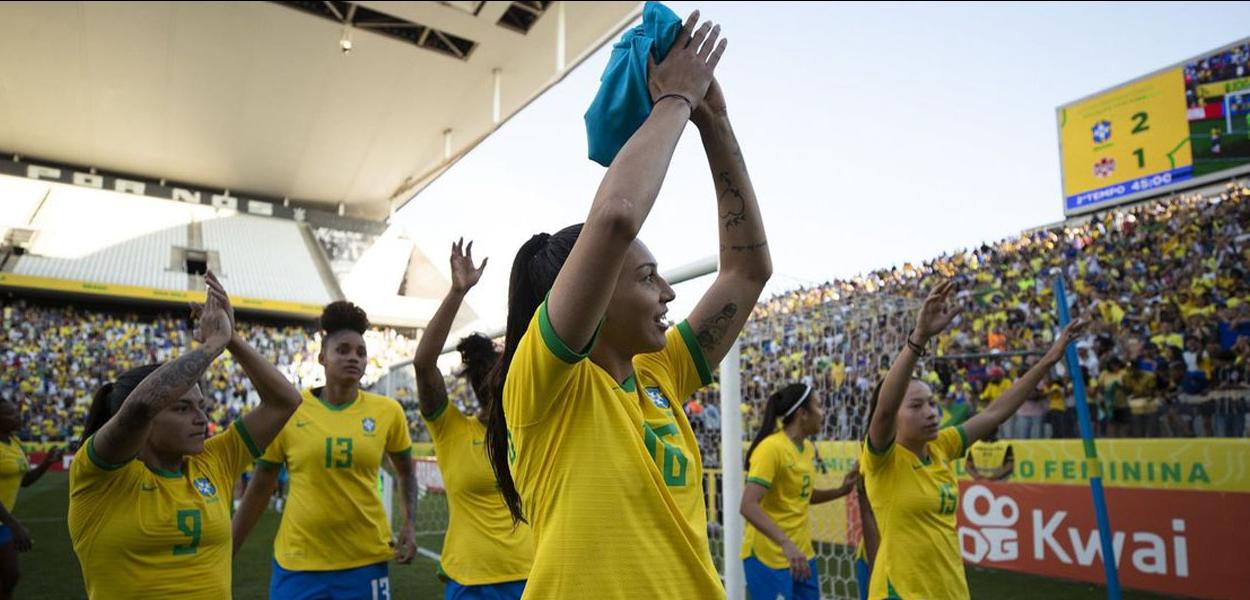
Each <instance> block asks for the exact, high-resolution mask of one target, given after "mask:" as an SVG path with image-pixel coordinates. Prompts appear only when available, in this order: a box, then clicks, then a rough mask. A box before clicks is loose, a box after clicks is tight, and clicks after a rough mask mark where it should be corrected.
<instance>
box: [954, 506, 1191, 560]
mask: <svg viewBox="0 0 1250 600" xmlns="http://www.w3.org/2000/svg"><path fill="white" fill-rule="evenodd" d="M1003 487H1010V486H1002V487H999V488H998V490H997V491H998V495H995V494H994V490H992V489H990V488H989V487H986V486H982V485H975V484H974V485H969V486H967V487H966V488H965V489H964V492H963V501H962V505H963V515H962V518H961V519H960V522H959V528H958V534H959V545H960V549H961V551H962V554H963V557H964V559H965V560H967V561H968V562H971V563H982V562H989V563H1002V562H1016V563H1017V565H1021V566H1022V565H1024V564H1045V565H1051V567H1046V568H1052V567H1053V568H1061V569H1062V568H1064V567H1076V568H1079V569H1089V568H1093V569H1099V570H1101V568H1102V567H1101V565H1102V557H1103V553H1102V545H1101V538H1100V537H1099V533H1098V528H1097V526H1095V525H1094V524H1093V523H1092V521H1093V519H1092V518H1091V517H1092V515H1082V514H1080V513H1079V512H1077V513H1073V512H1072V511H1073V510H1074V509H1075V508H1076V507H1077V506H1078V505H1079V504H1083V503H1084V502H1087V500H1086V497H1085V496H1084V494H1080V496H1081V498H1080V501H1079V502H1078V503H1077V504H1073V503H1072V502H1069V501H1064V502H1062V503H1060V502H1054V500H1053V499H1047V498H1046V497H1043V496H1041V495H1039V494H1038V493H1037V492H1029V491H1028V490H1026V489H1024V488H1023V486H1022V489H1021V491H1020V493H1018V494H1017V493H1014V490H1011V491H1007V490H1004V489H1003ZM1056 487H1059V486H1056ZM1068 491H1069V490H1064V492H1068ZM1082 491H1083V490H1082ZM1053 493H1054V492H1053V491H1052V492H1051V494H1053ZM1039 501H1044V503H1043V502H1039ZM1052 502H1053V503H1052ZM1122 510H1123V512H1122V517H1121V519H1120V523H1121V525H1120V527H1121V528H1122V529H1119V530H1113V531H1112V532H1111V546H1112V549H1113V552H1114V554H1115V561H1116V564H1117V566H1119V567H1120V568H1121V569H1122V570H1127V571H1129V572H1136V573H1140V574H1142V575H1154V576H1159V575H1162V576H1171V577H1179V578H1188V577H1189V576H1190V560H1189V544H1188V541H1187V539H1186V531H1185V529H1186V519H1184V518H1178V517H1179V516H1180V515H1178V514H1168V513H1169V511H1166V510H1163V511H1158V510H1157V511H1152V512H1150V514H1149V515H1146V516H1145V518H1144V520H1143V519H1140V518H1131V519H1130V518H1128V517H1129V515H1128V514H1127V509H1122ZM1091 512H1092V511H1091ZM1126 523H1128V527H1125V524H1126ZM1114 525H1115V523H1114V522H1113V526H1114ZM1022 547H1023V548H1025V549H1026V550H1025V555H1023V556H1022V555H1021V548H1022ZM1125 558H1127V559H1128V560H1127V561H1126V560H1125ZM1126 563H1127V564H1126Z"/></svg>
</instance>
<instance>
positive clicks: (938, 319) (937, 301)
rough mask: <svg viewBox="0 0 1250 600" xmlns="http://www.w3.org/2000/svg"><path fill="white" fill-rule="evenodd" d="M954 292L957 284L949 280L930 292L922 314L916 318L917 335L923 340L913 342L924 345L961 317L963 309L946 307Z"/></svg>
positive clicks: (921, 311)
mask: <svg viewBox="0 0 1250 600" xmlns="http://www.w3.org/2000/svg"><path fill="white" fill-rule="evenodd" d="M954 291H955V282H953V281H950V280H947V281H943V282H942V283H939V284H938V285H937V287H935V288H933V291H931V292H929V297H928V298H925V301H924V306H923V307H921V309H920V314H919V315H918V316H917V317H916V332H915V335H916V336H918V337H920V338H922V339H920V340H913V341H914V342H916V343H918V344H922V343H924V342H925V341H927V340H928V339H929V338H931V337H933V336H935V335H937V334H939V333H942V331H943V330H945V329H946V328H947V327H949V326H950V324H951V321H954V320H955V317H957V316H959V313H960V312H961V311H962V310H963V309H962V308H960V307H958V306H956V307H949V306H947V305H946V301H947V300H948V299H949V298H950V295H951V292H954Z"/></svg>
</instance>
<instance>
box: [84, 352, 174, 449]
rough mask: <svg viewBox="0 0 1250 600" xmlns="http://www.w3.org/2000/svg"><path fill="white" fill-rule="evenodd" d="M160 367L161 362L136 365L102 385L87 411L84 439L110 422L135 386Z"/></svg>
mask: <svg viewBox="0 0 1250 600" xmlns="http://www.w3.org/2000/svg"><path fill="white" fill-rule="evenodd" d="M160 367H161V365H159V364H155V365H144V366H142V367H136V368H134V369H131V370H129V371H126V372H125V373H122V374H121V377H118V378H117V381H111V382H109V383H106V384H104V385H102V386H100V389H98V390H96V392H95V395H94V396H92V398H91V408H90V409H89V410H88V411H87V420H86V422H85V423H83V432H82V439H84V440H85V439H87V438H89V437H91V436H92V435H95V433H96V432H97V431H99V430H100V428H101V427H104V424H105V423H108V422H109V419H112V418H113V415H115V414H117V411H119V410H121V408H122V404H123V403H125V402H126V397H127V396H129V395H130V393H131V392H133V391H135V388H137V387H139V384H140V383H142V382H143V380H144V379H146V378H147V376H148V375H151V374H152V372H153V371H156V370H157V369H159V368H160Z"/></svg>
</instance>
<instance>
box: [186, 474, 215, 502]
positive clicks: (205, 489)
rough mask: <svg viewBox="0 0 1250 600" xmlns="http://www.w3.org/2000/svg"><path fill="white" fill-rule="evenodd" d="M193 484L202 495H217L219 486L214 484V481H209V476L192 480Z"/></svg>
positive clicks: (210, 496)
mask: <svg viewBox="0 0 1250 600" xmlns="http://www.w3.org/2000/svg"><path fill="white" fill-rule="evenodd" d="M192 484H193V485H194V486H195V489H196V491H198V492H199V493H200V495H201V496H204V497H205V498H212V497H213V496H215V495H217V487H216V486H214V485H213V482H211V481H209V480H208V478H207V477H200V478H198V479H196V480H195V481H194V482H192Z"/></svg>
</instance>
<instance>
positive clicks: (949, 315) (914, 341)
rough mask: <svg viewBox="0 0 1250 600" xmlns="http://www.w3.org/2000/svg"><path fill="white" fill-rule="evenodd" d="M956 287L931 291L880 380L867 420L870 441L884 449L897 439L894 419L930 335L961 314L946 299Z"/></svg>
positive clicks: (947, 284) (948, 283) (940, 286)
mask: <svg viewBox="0 0 1250 600" xmlns="http://www.w3.org/2000/svg"><path fill="white" fill-rule="evenodd" d="M954 290H955V284H954V282H951V281H945V282H943V283H940V284H938V286H937V287H935V288H933V291H932V292H929V297H928V298H926V299H925V301H924V306H923V307H921V308H920V315H919V316H918V317H916V328H915V329H913V330H912V332H911V333H910V334H908V337H907V344H906V345H905V346H904V347H903V349H902V350H900V351H899V353H898V356H897V357H896V358H895V359H894V363H893V364H891V365H890V370H889V372H887V373H886V375H885V381H883V382H881V391H880V392H879V393H878V394H877V398H876V402H877V406H876V409H875V410H874V411H873V413H872V422H870V423H869V424H868V443H869V444H870V445H871V446H872V447H873V448H877V449H882V448H885V447H886V446H888V445H890V442H893V441H894V419H895V417H897V416H898V409H899V406H901V405H902V404H903V397H904V396H905V395H906V394H907V386H908V385H910V384H911V374H912V371H913V370H915V368H916V361H918V360H920V354H919V352H920V351H922V350H923V348H924V346H925V344H927V343H928V342H929V338H932V337H933V336H935V335H937V334H939V333H941V332H942V330H944V329H946V327H947V326H949V325H950V324H951V321H953V320H954V319H955V317H956V316H957V315H958V314H959V311H960V309H959V308H957V307H956V308H949V307H947V306H946V300H947V299H948V298H949V297H950V295H951V292H953V291H954Z"/></svg>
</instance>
